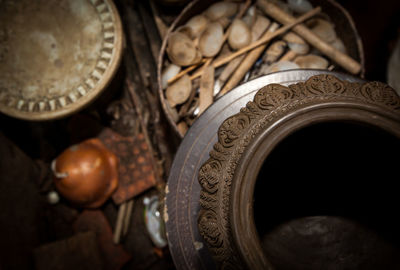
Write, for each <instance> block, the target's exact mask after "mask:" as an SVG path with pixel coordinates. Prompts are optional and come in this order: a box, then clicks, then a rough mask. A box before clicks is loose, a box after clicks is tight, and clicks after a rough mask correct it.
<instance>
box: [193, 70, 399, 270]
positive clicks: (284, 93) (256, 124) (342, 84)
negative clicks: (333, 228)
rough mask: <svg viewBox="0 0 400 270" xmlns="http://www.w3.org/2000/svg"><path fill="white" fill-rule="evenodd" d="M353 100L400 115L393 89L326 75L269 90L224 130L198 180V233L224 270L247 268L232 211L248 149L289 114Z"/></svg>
mask: <svg viewBox="0 0 400 270" xmlns="http://www.w3.org/2000/svg"><path fill="white" fill-rule="evenodd" d="M349 100H351V101H355V102H357V103H361V104H367V105H368V104H372V105H376V106H379V107H384V108H385V109H386V110H390V111H394V112H396V113H400V98H399V97H398V96H397V94H396V92H395V91H394V90H393V89H392V88H390V87H389V86H387V85H385V84H383V83H379V82H369V83H365V84H360V83H350V82H347V81H341V80H339V79H338V78H336V77H334V76H332V75H327V74H324V75H317V76H313V77H311V78H309V79H308V80H307V81H306V82H304V83H297V84H293V85H290V86H288V87H285V86H282V85H279V84H270V85H267V86H265V87H263V88H262V89H260V90H259V91H258V92H257V93H256V94H255V96H254V99H253V101H250V102H248V103H247V105H246V107H244V108H242V109H241V110H240V112H239V113H238V114H236V115H233V116H231V117H229V118H228V119H226V120H225V121H224V122H223V123H222V124H221V126H220V128H219V130H218V142H217V143H216V144H215V145H214V148H213V150H212V151H211V152H210V158H209V159H208V160H207V161H206V162H205V163H204V165H203V166H202V167H201V168H200V170H199V175H198V179H199V182H200V185H201V187H202V191H201V194H200V205H201V210H200V214H199V218H198V224H199V231H200V234H201V235H202V236H203V237H204V239H205V240H206V242H207V243H208V245H209V248H210V250H211V252H212V253H213V255H214V258H215V260H216V262H217V263H218V267H219V268H220V269H244V268H245V265H244V264H243V262H241V261H240V259H238V258H240V256H239V254H238V252H237V250H236V248H235V246H234V245H233V243H232V239H233V236H232V234H231V228H230V224H229V206H230V200H231V198H230V192H231V185H232V179H233V175H234V172H235V169H236V167H237V165H238V162H239V159H240V157H241V155H242V154H243V152H244V151H245V150H246V147H247V146H248V145H249V143H250V142H251V141H252V140H253V139H254V138H255V136H257V135H258V134H259V133H260V132H261V131H262V130H263V129H265V128H266V127H267V126H268V125H270V124H272V123H273V122H274V121H275V120H277V119H279V118H280V117H282V116H283V115H285V114H288V113H290V112H293V111H295V110H297V109H299V108H302V107H304V106H307V105H309V104H315V103H316V102H319V103H324V102H335V101H337V102H338V101H349ZM399 119H400V116H399Z"/></svg>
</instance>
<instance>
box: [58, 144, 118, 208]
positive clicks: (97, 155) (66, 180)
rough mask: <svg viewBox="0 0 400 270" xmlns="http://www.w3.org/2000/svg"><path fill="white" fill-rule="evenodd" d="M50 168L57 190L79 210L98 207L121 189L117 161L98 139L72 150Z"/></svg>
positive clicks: (59, 157)
mask: <svg viewBox="0 0 400 270" xmlns="http://www.w3.org/2000/svg"><path fill="white" fill-rule="evenodd" d="M51 166H52V170H53V173H54V184H55V186H56V188H57V190H58V191H59V192H60V194H61V195H62V196H64V197H65V198H66V199H68V200H69V201H71V202H72V203H73V204H75V205H78V206H82V207H88V208H96V207H99V206H101V205H102V204H103V203H104V202H105V201H106V200H107V199H108V198H109V197H110V196H111V194H112V193H113V192H114V191H115V190H116V188H117V186H118V168H117V167H118V158H117V157H116V156H115V155H114V154H113V152H111V151H110V150H108V149H107V148H106V147H105V146H104V145H103V143H102V142H101V141H100V140H99V139H89V140H87V141H84V142H82V143H80V144H77V145H73V146H71V147H69V148H68V149H66V150H65V151H64V152H63V153H61V155H60V156H58V157H57V158H56V159H55V160H54V161H53V162H52V165H51Z"/></svg>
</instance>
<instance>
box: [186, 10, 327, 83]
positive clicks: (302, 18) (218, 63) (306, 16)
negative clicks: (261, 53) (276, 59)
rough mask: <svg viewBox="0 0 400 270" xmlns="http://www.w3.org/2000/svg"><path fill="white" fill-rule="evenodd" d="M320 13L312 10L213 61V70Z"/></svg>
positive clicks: (198, 74)
mask: <svg viewBox="0 0 400 270" xmlns="http://www.w3.org/2000/svg"><path fill="white" fill-rule="evenodd" d="M320 11H321V7H317V8H314V9H312V10H310V11H309V12H307V13H305V14H304V15H302V16H300V17H298V18H297V19H295V20H294V21H293V22H291V23H288V24H286V25H284V26H282V27H281V28H279V29H278V30H277V31H275V32H273V33H271V34H269V35H268V36H265V37H263V38H261V39H259V40H257V41H256V42H253V43H251V44H250V45H248V46H246V47H244V48H242V49H240V50H238V51H236V52H234V53H232V54H230V55H228V56H227V57H225V58H223V59H221V60H219V61H215V62H214V63H213V66H214V68H217V67H220V66H222V65H224V64H226V63H228V62H230V61H232V60H233V59H235V58H236V57H238V56H239V55H242V54H244V53H246V52H248V51H251V50H253V49H255V48H257V47H258V46H261V45H263V44H265V43H267V42H268V41H270V40H271V39H273V38H275V37H277V36H279V35H281V34H283V33H285V32H286V31H288V30H289V29H291V28H293V27H294V26H295V25H297V24H299V23H301V22H303V21H305V20H307V19H309V18H311V17H312V16H314V15H315V14H317V13H319V12H320ZM199 76H201V73H200V72H196V73H195V74H193V75H192V76H190V79H191V80H193V79H195V78H197V77H199Z"/></svg>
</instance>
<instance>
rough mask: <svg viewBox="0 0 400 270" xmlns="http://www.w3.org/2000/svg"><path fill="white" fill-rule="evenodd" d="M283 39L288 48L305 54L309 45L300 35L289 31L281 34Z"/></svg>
mask: <svg viewBox="0 0 400 270" xmlns="http://www.w3.org/2000/svg"><path fill="white" fill-rule="evenodd" d="M283 40H285V41H286V42H287V43H288V46H289V48H290V49H291V50H292V51H294V52H295V53H297V54H306V53H307V52H308V51H309V50H310V46H309V45H308V44H307V43H306V42H305V41H304V39H302V38H301V37H300V36H298V35H296V34H295V33H293V32H289V33H287V34H286V35H284V36H283Z"/></svg>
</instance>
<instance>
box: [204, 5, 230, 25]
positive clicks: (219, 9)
mask: <svg viewBox="0 0 400 270" xmlns="http://www.w3.org/2000/svg"><path fill="white" fill-rule="evenodd" d="M237 9H238V4H236V3H232V2H225V1H221V2H217V3H214V4H212V5H211V6H210V7H209V8H208V9H207V10H206V11H205V15H206V16H207V17H208V18H209V19H210V20H212V21H215V20H218V19H220V18H222V17H230V16H232V15H234V14H235V13H236V12H237Z"/></svg>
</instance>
